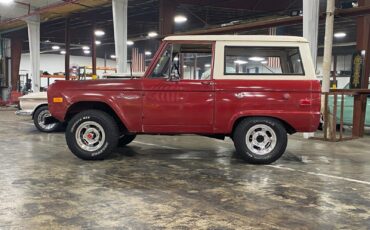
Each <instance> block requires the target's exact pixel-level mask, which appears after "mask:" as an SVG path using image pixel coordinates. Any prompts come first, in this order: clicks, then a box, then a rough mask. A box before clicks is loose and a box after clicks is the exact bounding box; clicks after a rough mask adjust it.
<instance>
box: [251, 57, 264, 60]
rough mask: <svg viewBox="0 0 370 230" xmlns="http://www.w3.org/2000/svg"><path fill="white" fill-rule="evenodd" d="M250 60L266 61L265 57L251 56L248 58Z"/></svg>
mask: <svg viewBox="0 0 370 230" xmlns="http://www.w3.org/2000/svg"><path fill="white" fill-rule="evenodd" d="M248 60H250V61H264V60H265V58H263V57H250V58H248Z"/></svg>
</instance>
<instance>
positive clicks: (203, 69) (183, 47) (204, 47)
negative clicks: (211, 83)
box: [151, 44, 212, 80]
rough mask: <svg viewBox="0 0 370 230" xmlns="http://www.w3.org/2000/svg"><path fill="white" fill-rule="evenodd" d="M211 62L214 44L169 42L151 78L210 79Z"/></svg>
mask: <svg viewBox="0 0 370 230" xmlns="http://www.w3.org/2000/svg"><path fill="white" fill-rule="evenodd" d="M211 63H212V44H169V45H168V46H167V48H166V50H165V51H164V52H163V54H162V56H161V58H160V59H159V61H158V63H157V65H156V68H155V69H154V71H153V73H152V74H151V78H168V77H170V76H171V77H175V78H180V79H184V80H209V79H210V77H211Z"/></svg>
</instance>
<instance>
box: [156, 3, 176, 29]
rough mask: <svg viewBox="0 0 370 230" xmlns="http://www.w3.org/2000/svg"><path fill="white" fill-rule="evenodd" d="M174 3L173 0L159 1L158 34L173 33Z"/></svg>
mask: <svg viewBox="0 0 370 230" xmlns="http://www.w3.org/2000/svg"><path fill="white" fill-rule="evenodd" d="M176 5H177V4H176V1H173V0H160V1H159V35H161V36H166V35H170V34H173V32H174V17H175V14H176Z"/></svg>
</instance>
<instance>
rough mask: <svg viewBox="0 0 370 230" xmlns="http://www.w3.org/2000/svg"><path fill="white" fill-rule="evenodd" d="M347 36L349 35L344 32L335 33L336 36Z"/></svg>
mask: <svg viewBox="0 0 370 230" xmlns="http://www.w3.org/2000/svg"><path fill="white" fill-rule="evenodd" d="M345 36H347V34H346V33H344V32H338V33H335V34H334V37H336V38H344V37H345Z"/></svg>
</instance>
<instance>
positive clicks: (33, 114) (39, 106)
mask: <svg viewBox="0 0 370 230" xmlns="http://www.w3.org/2000/svg"><path fill="white" fill-rule="evenodd" d="M43 106H48V104H41V105H38V106H37V107H36V108H35V109H34V110H33V112H32V120H33V119H34V118H35V112H36V110H38V109H39V108H41V107H43Z"/></svg>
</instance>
